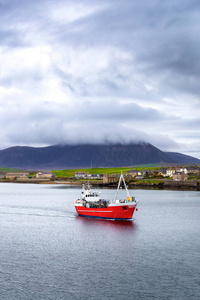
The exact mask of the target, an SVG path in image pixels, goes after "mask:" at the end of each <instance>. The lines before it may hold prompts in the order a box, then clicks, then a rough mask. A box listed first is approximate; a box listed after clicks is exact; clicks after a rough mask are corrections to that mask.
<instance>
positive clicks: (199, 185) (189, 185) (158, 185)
mask: <svg viewBox="0 0 200 300" xmlns="http://www.w3.org/2000/svg"><path fill="white" fill-rule="evenodd" d="M86 182H88V181H74V180H65V179H60V180H50V179H17V180H9V179H7V180H6V179H4V180H0V183H19V184H20V183H25V184H54V185H59V184H63V185H71V186H82V184H84V183H86ZM90 184H91V186H95V187H99V188H117V184H118V183H103V182H102V181H101V182H100V181H90ZM127 185H128V186H129V188H131V189H163V190H188V191H191V190H195V191H200V181H197V180H185V181H173V180H162V181H161V180H157V182H156V180H149V182H148V181H147V180H145V181H142V180H140V181H135V182H129V183H127Z"/></svg>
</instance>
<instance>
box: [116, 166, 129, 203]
mask: <svg viewBox="0 0 200 300" xmlns="http://www.w3.org/2000/svg"><path fill="white" fill-rule="evenodd" d="M121 180H123V183H124V187H125V189H126V193H127V197H130V194H129V191H128V189H127V186H126V182H125V180H124V176H123V174H122V171H121V175H120V178H119V183H118V186H117V191H116V195H115V200H114V202H116V200H117V195H118V192H119V188H120V183H121Z"/></svg>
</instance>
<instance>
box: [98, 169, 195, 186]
mask: <svg viewBox="0 0 200 300" xmlns="http://www.w3.org/2000/svg"><path fill="white" fill-rule="evenodd" d="M194 174H196V175H197V176H199V175H200V167H198V166H189V167H184V168H183V167H173V168H160V169H156V170H150V169H143V170H137V169H135V170H130V171H127V173H126V174H125V177H127V178H128V179H131V178H134V179H144V178H155V177H161V178H172V179H173V180H175V181H185V180H188V178H189V177H190V176H191V175H194ZM118 177H119V175H115V174H112V175H104V177H103V183H114V182H116V181H117V180H118Z"/></svg>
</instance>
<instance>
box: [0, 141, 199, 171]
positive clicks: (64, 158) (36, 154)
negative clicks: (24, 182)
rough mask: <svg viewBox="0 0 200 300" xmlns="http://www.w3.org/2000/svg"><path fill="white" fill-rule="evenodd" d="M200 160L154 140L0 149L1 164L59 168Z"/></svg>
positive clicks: (25, 168)
mask: <svg viewBox="0 0 200 300" xmlns="http://www.w3.org/2000/svg"><path fill="white" fill-rule="evenodd" d="M183 161H184V163H189V164H200V160H199V159H196V158H193V157H191V156H187V155H183V154H179V153H171V152H163V151H161V150H159V149H158V148H156V147H154V146H153V145H151V144H147V143H139V144H128V145H122V144H110V145H76V146H74V145H64V146H61V145H57V146H49V147H43V148H34V147H20V146H16V147H11V148H7V149H4V150H1V151H0V167H6V168H17V169H24V170H30V169H31V170H58V169H76V168H90V167H93V168H94V167H123V166H124V167H125V166H133V165H140V164H151V163H171V164H176V163H182V162H183Z"/></svg>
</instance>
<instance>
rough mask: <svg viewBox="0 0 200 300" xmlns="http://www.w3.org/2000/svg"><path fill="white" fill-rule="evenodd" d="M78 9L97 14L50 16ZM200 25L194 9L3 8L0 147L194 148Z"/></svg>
mask: <svg viewBox="0 0 200 300" xmlns="http://www.w3.org/2000/svg"><path fill="white" fill-rule="evenodd" d="M75 4H81V5H84V6H86V7H89V8H90V7H94V6H95V5H96V7H97V9H96V10H94V11H92V12H91V13H89V14H85V15H84V14H83V15H80V17H78V18H75V19H73V18H72V19H71V20H70V19H69V20H67V19H65V15H63V16H62V18H59V15H58V18H54V17H53V16H52V13H53V12H54V10H55V9H56V8H57V7H59V8H61V9H62V5H63V6H65V8H67V7H74V5H75ZM66 11H67V10H66ZM199 20H200V3H199V1H190V0H175V1H172V0H170V1H158V0H151V1H147V0H141V1H136V0H131V1H125V2H124V1H121V0H116V1H112V0H106V1H100V2H99V1H89V0H88V1H87V0H86V1H84V3H83V2H82V1H78V0H77V1H64V0H63V1H61V0H59V1H54V0H44V1H39V0H35V1H27V0H20V1H14V0H13V1H11V0H7V1H0V24H1V31H0V47H1V48H0V68H1V69H0V70H1V73H0V116H1V120H0V126H1V128H4V129H3V130H0V137H1V141H2V143H3V141H4V143H5V142H6V141H8V143H9V142H10V143H11V144H16V143H17V144H23V143H24V144H33V145H35V144H53V143H59V142H63V143H64V142H67V141H71V142H74V143H75V142H81V141H82V142H84V141H87V142H90V141H96V142H101V141H105V140H106V141H108V140H113V141H119V140H120V141H121V140H123V141H124V142H128V141H130V140H132V141H133V140H138V141H139V140H142V139H143V140H145V141H151V142H152V143H154V144H155V145H160V146H162V145H163V147H168V146H170V147H172V148H176V147H177V149H178V147H179V146H180V145H182V144H181V143H182V141H183V139H184V138H186V137H187V140H188V141H189V140H190V137H189V135H190V136H192V145H197V144H198V142H199V137H198V136H197V135H196V130H197V129H198V128H199V126H200V124H199V119H198V116H197V112H198V109H199V92H200V88H199V79H200V78H199V77H200V71H199V70H200V68H199V67H200V65H199V61H200V53H199V50H198V49H199V45H200V37H199V26H200V21H199ZM32 47H33V48H32ZM45 47H46V48H47V50H45V51H47V52H46V54H45V55H46V58H47V63H46V64H45V66H44V65H43V64H42V63H43V57H42V58H41V54H42V51H44V50H43V49H44V48H45ZM16 48H17V49H18V51H19V52H20V51H21V52H20V53H21V56H20V61H19V64H17V62H18V59H19V58H18V56H14V55H13V53H15V51H16ZM31 48H32V49H33V51H36V50H35V49H36V48H37V51H38V53H36V58H35V62H34V64H30V65H29V64H28V65H26V64H24V63H23V62H24V57H23V55H30V54H27V49H31ZM46 48H45V49H46ZM41 49H42V50H41ZM23 51H24V52H23ZM6 52H7V53H9V55H7V56H5V53H6ZM37 55H38V57H39V58H37ZM32 59H33V58H32V57H31V56H30V57H29V58H28V61H29V60H30V61H32ZM38 61H39V62H38ZM12 63H13V64H14V67H12ZM51 93H52V95H51ZM54 98H55V100H54ZM168 98H169V99H170V101H171V102H169V103H168V102H167V101H166V99H168ZM45 101H46V102H45ZM179 102H180V103H179ZM188 102H191V103H192V105H191V107H189V106H188V105H186V106H185V107H184V105H182V104H187V103H188ZM170 103H171V104H170ZM173 106H174V107H175V108H176V109H177V110H178V111H179V114H176V111H174V112H173ZM175 108H174V110H175ZM188 115H189V116H188ZM8 119H9V120H10V125H8V126H7V128H5V127H3V124H4V123H3V122H5V121H6V120H8ZM13 128H14V129H13ZM184 132H185V134H184ZM186 132H189V133H188V134H187V133H186ZM181 133H182V135H181ZM176 138H177V142H175V139H176ZM194 140H195V141H196V142H195V143H193V141H194ZM166 141H167V142H166ZM181 147H184V146H183V145H182V146H181ZM192 147H193V146H191V147H190V151H192V150H193V149H192Z"/></svg>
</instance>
